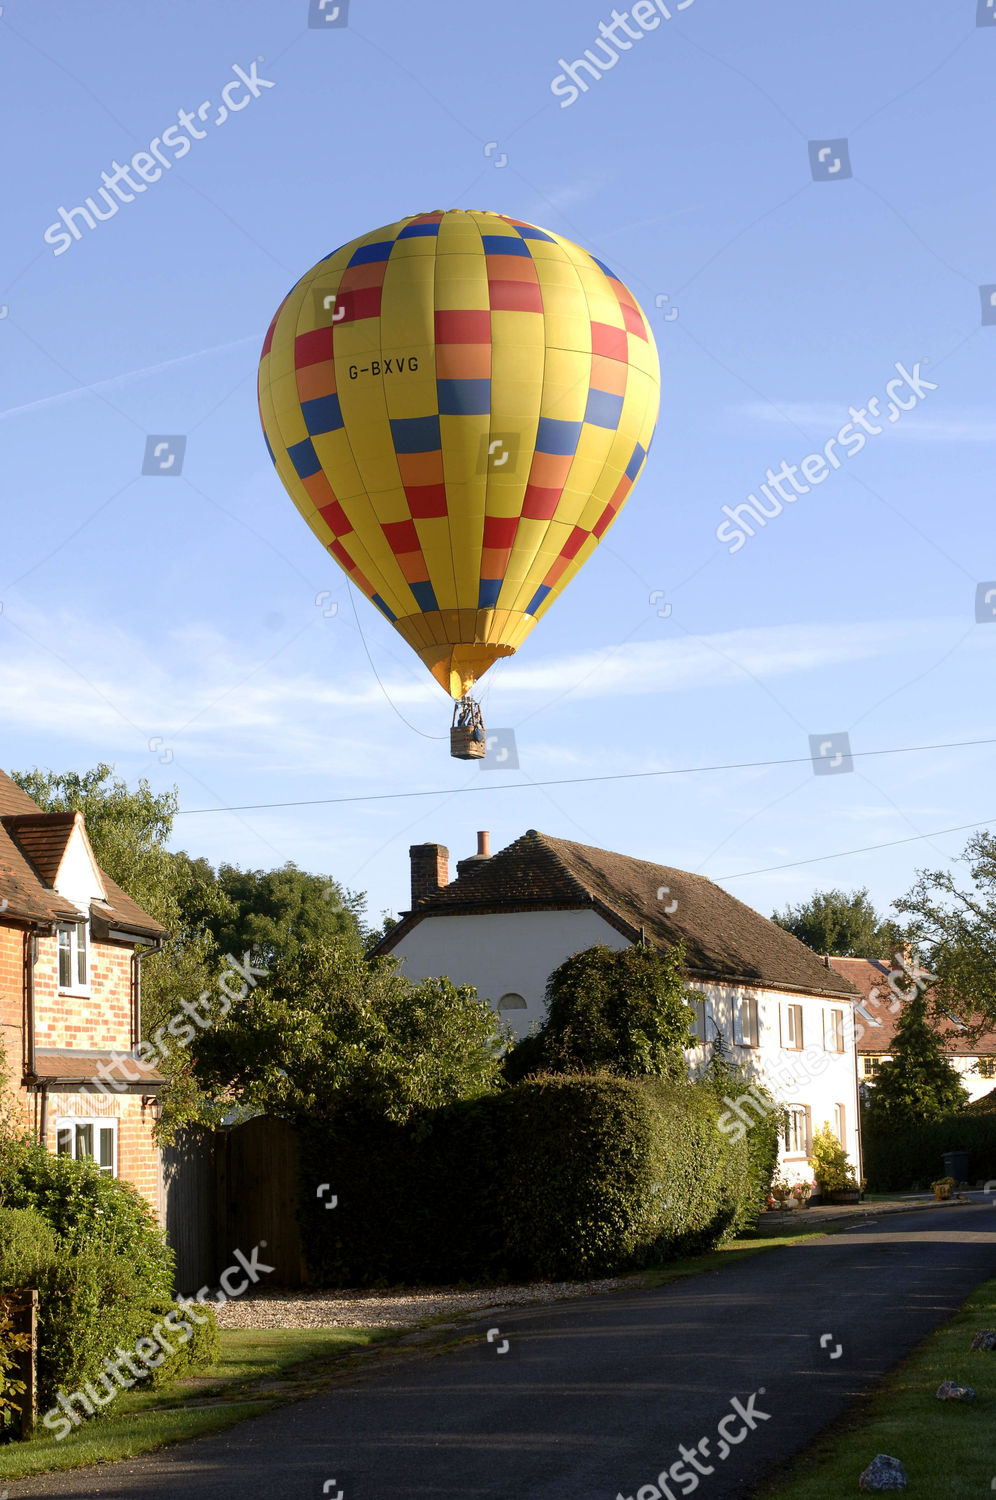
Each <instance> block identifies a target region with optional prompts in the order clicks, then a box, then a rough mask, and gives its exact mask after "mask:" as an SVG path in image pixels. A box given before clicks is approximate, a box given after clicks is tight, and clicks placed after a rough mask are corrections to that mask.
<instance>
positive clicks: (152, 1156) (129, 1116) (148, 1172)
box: [45, 1091, 159, 1212]
mask: <svg viewBox="0 0 996 1500" xmlns="http://www.w3.org/2000/svg"><path fill="white" fill-rule="evenodd" d="M62 1115H68V1116H70V1117H72V1118H76V1119H88V1118H89V1119H93V1118H96V1119H116V1120H117V1122H118V1162H117V1167H118V1176H119V1177H122V1178H123V1179H124V1180H125V1182H131V1183H133V1184H134V1185H135V1187H137V1188H138V1191H139V1192H140V1193H141V1194H142V1196H143V1198H147V1199H148V1201H149V1202H150V1203H151V1204H152V1207H153V1208H154V1209H155V1210H156V1211H157V1212H158V1209H159V1152H158V1149H157V1147H156V1144H155V1141H154V1139H153V1135H152V1129H153V1124H154V1121H153V1115H152V1110H151V1109H148V1108H146V1109H144V1110H143V1109H142V1100H141V1098H140V1097H139V1096H138V1095H137V1094H122V1095H120V1096H119V1097H115V1098H112V1099H105V1098H104V1096H103V1095H102V1094H69V1093H58V1094H57V1093H54V1092H52V1091H50V1092H49V1096H48V1131H47V1140H46V1142H45V1144H46V1146H47V1147H48V1149H49V1150H50V1151H54V1150H55V1147H56V1139H55V1122H56V1120H57V1119H58V1118H59V1117H60V1116H62Z"/></svg>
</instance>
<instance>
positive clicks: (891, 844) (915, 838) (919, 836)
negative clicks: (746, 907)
mask: <svg viewBox="0 0 996 1500" xmlns="http://www.w3.org/2000/svg"><path fill="white" fill-rule="evenodd" d="M990 823H996V818H983V820H982V822H981V823H959V824H957V826H956V827H954V828H936V829H935V830H934V832H933V833H911V834H910V835H909V837H908V838H905V839H889V840H887V842H886V843H884V844H865V845H863V846H862V848H860V849H840V850H838V852H837V853H836V854H814V855H813V857H812V859H793V860H790V861H789V863H788V864H787V865H765V867H764V869H763V870H738V871H737V873H736V874H735V875H717V876H716V877H715V878H716V879H717V880H746V878H747V876H748V875H770V874H771V872H772V871H773V870H795V869H798V867H799V865H818V864H822V862H823V861H824V860H826V859H844V858H845V857H846V856H847V855H849V854H869V853H870V852H871V851H872V850H873V849H894V848H895V847H896V845H897V844H918V843H920V842H921V841H922V840H923V839H939V838H941V837H942V835H944V834H945V833H965V832H966V831H967V830H968V829H970V828H986V827H988V825H989V824H990Z"/></svg>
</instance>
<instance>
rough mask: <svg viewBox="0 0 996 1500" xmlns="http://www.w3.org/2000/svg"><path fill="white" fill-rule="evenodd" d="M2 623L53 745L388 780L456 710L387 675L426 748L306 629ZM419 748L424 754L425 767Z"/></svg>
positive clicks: (744, 641)
mask: <svg viewBox="0 0 996 1500" xmlns="http://www.w3.org/2000/svg"><path fill="white" fill-rule="evenodd" d="M0 634H2V635H3V636H4V637H5V639H4V640H3V652H2V656H0V702H2V703H3V704H4V718H5V722H6V727H7V729H8V731H9V732H13V731H14V730H19V731H22V732H25V733H27V734H29V735H30V736H31V738H32V739H33V740H35V741H37V742H38V743H42V744H45V743H51V742H55V743H58V744H64V743H65V741H66V740H67V738H71V740H72V741H73V742H75V743H76V744H78V745H79V746H80V747H81V749H82V748H83V747H85V748H86V749H87V750H88V751H89V752H90V753H99V754H100V755H101V756H104V757H107V758H111V759H113V758H114V755H115V754H119V753H128V752H131V753H136V754H146V753H149V751H148V742H149V741H150V740H152V739H159V740H160V741H161V745H162V751H163V752H165V750H166V749H172V750H173V752H174V753H175V755H176V757H177V759H178V760H179V759H180V758H181V756H182V757H184V758H188V757H191V756H195V757H197V758H198V759H199V760H201V761H202V762H203V764H204V765H205V766H207V765H208V764H209V763H212V762H214V763H218V762H224V763H225V764H234V763H236V762H237V763H251V764H252V765H254V766H256V767H258V766H259V765H261V764H264V765H268V766H270V767H273V768H281V769H282V770H283V771H285V772H286V773H287V774H292V773H293V772H294V771H295V770H296V771H298V772H301V771H304V770H313V769H314V768H315V767H316V766H326V765H327V766H328V767H329V769H330V770H331V769H332V768H333V767H334V770H335V776H336V781H337V783H341V782H342V780H343V779H347V778H350V777H353V778H357V779H359V780H362V781H369V780H370V779H371V778H374V779H375V778H377V777H378V776H383V775H384V772H385V768H386V767H388V766H390V768H391V769H392V771H396V770H397V766H396V764H395V761H394V759H385V757H386V756H387V757H396V756H397V754H398V753H399V751H400V750H404V747H405V746H406V745H407V746H408V749H407V750H405V751H404V753H405V754H406V755H408V756H409V757H411V756H413V755H415V751H416V748H417V749H418V751H419V752H421V751H423V750H424V751H425V752H426V756H427V759H426V765H427V766H428V765H434V764H435V761H436V755H437V752H438V749H439V742H441V741H443V740H444V739H445V731H446V727H447V724H448V707H447V704H446V701H445V700H444V698H443V696H442V694H441V692H440V690H439V689H438V687H436V686H435V685H434V684H433V683H432V681H431V680H430V679H429V677H428V675H426V677H425V680H424V681H421V680H418V679H417V678H414V677H405V678H402V677H400V676H399V677H396V678H392V679H389V680H386V681H385V684H384V685H385V687H386V690H387V693H388V695H389V697H390V700H391V702H392V703H393V704H395V705H397V707H398V708H399V709H400V710H401V712H402V713H403V714H404V716H405V718H406V719H409V718H410V719H412V721H413V723H415V724H416V725H417V726H418V728H419V729H420V730H421V731H422V732H423V733H425V734H427V735H429V736H430V738H427V739H426V741H425V744H424V745H422V744H421V742H419V744H418V746H417V747H416V745H415V743H414V741H413V737H412V735H411V733H410V731H408V730H406V729H404V727H403V726H401V725H400V724H397V722H396V721H395V720H394V717H393V715H390V720H391V724H392V732H391V733H390V734H389V735H385V733H384V718H385V715H384V710H385V709H386V707H387V705H386V704H385V702H384V695H383V692H382V690H381V687H380V686H379V684H378V683H377V681H376V680H374V679H373V678H371V676H370V675H369V673H368V671H367V670H366V669H365V668H363V667H359V666H357V665H355V664H354V665H352V666H348V667H346V668H345V669H342V670H341V671H340V675H338V676H337V677H336V678H334V679H333V678H330V677H327V676H320V675H318V674H316V673H314V672H312V671H310V670H308V669H307V668H306V667H302V666H301V665H299V662H300V660H301V659H302V653H301V652H295V648H294V642H293V640H291V642H290V643H289V644H288V646H287V648H286V650H279V649H278V650H276V651H274V652H273V653H272V654H271V656H270V657H269V658H264V659H262V660H260V659H259V657H255V658H254V657H253V656H252V655H251V654H250V652H249V650H247V649H246V648H245V647H244V646H242V645H241V643H237V642H232V641H229V640H227V639H225V638H224V637H222V636H221V635H219V634H218V633H217V632H215V631H213V630H210V629H207V628H205V627H197V626H194V627H189V626H188V627H184V628H183V629H181V630H178V631H176V632H172V633H169V634H167V635H165V636H164V637H162V638H160V639H157V640H156V641H154V642H149V643H144V642H140V641H138V640H136V639H135V638H134V637H132V636H129V635H128V634H126V633H125V632H123V631H121V630H118V629H116V628H114V627H104V626H95V625H93V624H92V623H91V622H89V621H87V620H84V619H79V618H76V617H69V616H62V617H58V618H54V619H52V618H47V619H43V618H41V617H37V616H32V615H31V614H29V613H28V612H18V613H17V614H15V613H14V612H13V611H10V610H9V609H8V610H7V611H5V612H4V614H3V615H2V616H0ZM921 638H923V639H925V640H935V639H936V624H933V623H930V622H903V623H889V624H882V623H870V624H861V625H850V626H846V627H837V626H828V625H824V626H816V625H785V626H777V627H771V628H767V629H755V630H735V631H726V632H720V633H717V634H715V635H712V636H703V637H696V638H683V639H677V640H673V641H663V642H654V643H652V644H646V643H644V644H633V643H631V644H628V645H626V646H623V647H621V648H619V649H612V648H608V649H606V650H592V651H586V652H578V653H576V654H574V655H570V656H562V657H559V658H548V659H546V660H539V661H535V662H533V663H530V664H526V663H525V662H522V661H519V662H518V663H516V664H515V666H514V668H513V669H510V670H508V671H507V672H505V673H504V674H503V678H502V682H501V690H500V697H499V701H500V703H501V705H502V706H501V707H500V708H492V710H491V714H490V717H491V721H492V722H500V720H501V719H502V718H504V717H505V715H506V712H507V714H508V721H511V722H512V723H515V722H516V721H517V720H518V719H519V717H521V716H522V715H523V714H524V713H526V714H527V713H528V709H529V707H530V705H531V704H534V703H537V702H538V701H539V702H542V701H544V700H546V699H547V698H549V697H550V696H551V695H556V694H558V693H563V692H564V691H565V690H566V691H567V694H568V696H569V697H570V698H571V699H572V700H581V699H589V700H590V699H605V700H608V699H614V698H629V697H636V696H640V695H654V696H659V695H662V694H667V693H680V692H684V691H698V690H701V689H702V688H714V687H717V686H720V685H725V686H742V685H745V684H746V685H749V684H750V681H751V679H752V678H755V679H760V680H770V679H774V678H779V677H788V676H793V675H794V676H798V675H804V674H807V673H811V672H814V671H824V670H826V669H828V668H831V667H833V666H837V665H841V664H844V663H848V662H855V661H859V660H863V659H864V660H868V659H872V658H881V657H884V656H887V655H888V654H890V653H891V652H893V651H895V650H897V649H903V650H907V651H908V650H909V649H911V647H912V648H915V647H916V644H917V641H918V640H919V639H921ZM303 644H305V645H306V644H307V643H306V642H304V643H303ZM483 685H484V684H482V686H483ZM444 720H446V721H447V724H444V723H443V721H444ZM394 727H396V728H397V731H398V732H397V734H395V733H394V732H393V728H394ZM157 748H158V747H157ZM421 759H422V757H421V755H420V754H419V755H418V756H417V757H416V761H417V764H413V765H411V766H410V769H411V774H412V775H413V776H414V777H417V776H418V774H419V770H420V769H421ZM568 759H569V760H570V759H571V758H568ZM582 759H583V757H582ZM561 764H562V765H564V769H567V764H566V763H565V762H564V760H563V759H562V760H561Z"/></svg>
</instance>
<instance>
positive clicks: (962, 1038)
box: [830, 958, 996, 1057]
mask: <svg viewBox="0 0 996 1500" xmlns="http://www.w3.org/2000/svg"><path fill="white" fill-rule="evenodd" d="M830 962H831V963H832V964H833V966H834V968H835V969H836V970H837V973H838V974H842V975H843V976H844V978H845V979H849V980H850V981H851V983H852V984H853V985H854V988H855V989H856V990H859V991H860V992H861V994H862V996H863V997H864V998H863V1000H862V1002H861V1004H860V1005H857V1006H855V1016H854V1019H855V1024H856V1025H860V1026H863V1027H864V1031H863V1032H862V1033H861V1034H860V1035H859V1039H858V1041H857V1044H856V1046H857V1051H858V1052H859V1053H866V1052H867V1053H871V1054H876V1053H889V1052H891V1051H892V1043H893V1040H894V1038H895V1035H896V1029H897V1027H898V1026H899V1022H900V1020H901V1018H902V1014H903V999H902V997H903V996H907V997H908V993H909V991H910V989H911V986H912V983H913V981H912V980H911V979H910V978H909V977H908V976H907V975H905V974H902V973H899V974H898V977H897V979H896V981H895V986H896V987H895V988H893V987H892V986H890V984H889V975H890V974H891V973H892V971H893V965H892V963H890V962H889V960H888V959H878V958H831V960H830ZM897 990H898V993H897ZM926 993H927V997H928V999H930V998H931V991H930V990H929V989H928V990H927V992H926ZM929 1020H930V1023H931V1025H932V1026H933V1027H934V1029H935V1031H937V1033H938V1034H939V1035H940V1037H941V1040H942V1041H943V1043H944V1050H945V1052H949V1053H951V1055H952V1056H955V1057H987V1056H989V1055H991V1054H996V1032H992V1031H984V1032H982V1033H981V1034H980V1033H979V1032H978V1031H977V1026H976V1021H975V1020H973V1018H972V1017H966V1023H967V1024H966V1023H963V1022H961V1021H959V1019H958V1018H957V1017H956V1016H953V1015H951V1014H950V1013H949V1012H947V1011H938V1010H937V1009H936V1006H935V1010H934V1014H932V1015H929Z"/></svg>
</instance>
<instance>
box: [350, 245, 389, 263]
mask: <svg viewBox="0 0 996 1500" xmlns="http://www.w3.org/2000/svg"><path fill="white" fill-rule="evenodd" d="M394 245H395V242H394V240H375V241H374V243H373V244H372V245H361V246H360V248H359V249H358V250H354V252H353V254H352V255H351V257H350V261H349V264H350V265H351V266H373V265H377V264H378V263H379V262H380V261H382V260H390V258H391V251H392V250H393V249H394Z"/></svg>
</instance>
